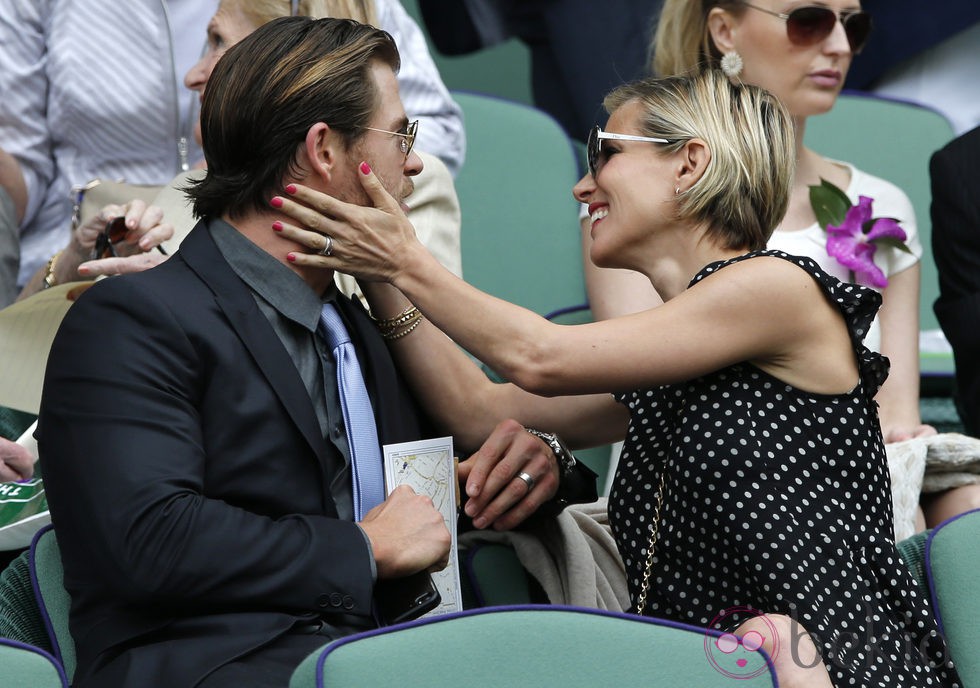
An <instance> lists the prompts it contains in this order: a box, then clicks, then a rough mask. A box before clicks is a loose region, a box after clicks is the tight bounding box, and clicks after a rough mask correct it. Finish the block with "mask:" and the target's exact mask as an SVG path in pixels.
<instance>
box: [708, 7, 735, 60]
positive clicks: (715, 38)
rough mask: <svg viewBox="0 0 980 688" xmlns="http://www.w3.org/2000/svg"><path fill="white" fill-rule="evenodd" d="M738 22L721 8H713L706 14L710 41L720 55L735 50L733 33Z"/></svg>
mask: <svg viewBox="0 0 980 688" xmlns="http://www.w3.org/2000/svg"><path fill="white" fill-rule="evenodd" d="M737 28H738V21H737V20H736V18H735V16H734V15H733V14H732V13H731V12H729V11H728V10H726V9H724V8H722V7H713V8H712V9H711V11H710V12H708V33H709V34H710V35H711V41H712V42H713V43H714V44H715V47H716V48H718V52H720V53H721V54H722V55H724V54H725V53H729V52H731V51H732V50H734V49H735V33H736V30H737Z"/></svg>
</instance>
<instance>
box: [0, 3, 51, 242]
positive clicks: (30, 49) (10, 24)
mask: <svg viewBox="0 0 980 688" xmlns="http://www.w3.org/2000/svg"><path fill="white" fill-rule="evenodd" d="M49 4H50V3H49V2H47V1H44V2H22V1H17V2H4V3H0V45H2V46H3V58H4V66H3V69H0V93H2V94H3V98H2V99H0V146H3V148H4V149H5V151H6V152H7V153H9V154H10V155H11V156H13V157H14V158H15V159H16V161H17V163H18V164H19V169H20V175H21V180H20V185H21V188H22V189H23V192H24V194H25V198H24V199H23V200H24V203H23V207H22V210H21V211H20V212H19V213H18V215H19V217H20V221H21V226H23V225H24V224H25V223H27V222H30V220H31V219H32V218H33V217H34V215H35V213H37V211H38V209H39V208H40V206H41V203H42V202H43V200H44V195H45V194H44V190H45V189H47V187H48V186H49V185H50V184H51V183H52V181H53V179H54V176H55V163H54V160H53V159H52V157H51V139H52V136H51V132H50V131H49V130H48V126H47V116H46V115H47V97H48V88H47V75H46V73H45V66H46V64H47V61H46V59H45V57H46V44H45V29H44V22H43V19H42V18H43V17H44V16H46V13H47V11H48V5H49ZM4 186H6V183H5V184H4ZM9 192H10V189H9V187H8V193H9ZM11 196H12V197H13V194H11ZM14 200H15V204H16V202H17V199H16V198H15V199H14Z"/></svg>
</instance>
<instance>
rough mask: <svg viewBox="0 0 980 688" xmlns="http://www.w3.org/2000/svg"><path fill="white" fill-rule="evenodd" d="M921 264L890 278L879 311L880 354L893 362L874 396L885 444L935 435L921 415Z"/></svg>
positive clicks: (934, 430)
mask: <svg viewBox="0 0 980 688" xmlns="http://www.w3.org/2000/svg"><path fill="white" fill-rule="evenodd" d="M919 265H920V264H919V263H918V262H917V263H916V264H915V265H913V266H912V267H910V268H906V269H905V270H902V271H901V272H899V273H896V274H893V275H891V276H890V277H889V278H888V286H887V287H885V289H884V291H883V292H882V300H881V309H880V310H879V311H878V317H879V320H880V322H881V353H882V354H884V355H885V356H887V357H888V360H889V361H890V363H891V367H890V368H889V371H888V379H887V380H885V383H884V384H883V385H882V386H881V389H880V390H878V394H877V395H876V396H875V401H877V402H878V407H879V408H878V418H879V420H880V422H881V434H882V436H883V437H884V438H885V442H901V441H903V440H907V439H911V438H913V437H926V436H928V435H934V434H936V429H935V428H933V427H932V426H931V425H923V423H922V418H921V416H920V414H919V271H920V267H919Z"/></svg>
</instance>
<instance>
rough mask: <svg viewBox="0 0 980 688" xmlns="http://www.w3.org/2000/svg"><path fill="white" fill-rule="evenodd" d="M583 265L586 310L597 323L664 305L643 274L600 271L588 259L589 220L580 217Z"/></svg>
mask: <svg viewBox="0 0 980 688" xmlns="http://www.w3.org/2000/svg"><path fill="white" fill-rule="evenodd" d="M581 224H582V263H583V266H582V267H583V269H584V270H585V290H586V292H587V293H588V295H589V308H590V309H591V310H592V317H593V318H594V319H596V320H608V319H609V318H618V317H619V316H621V315H630V314H632V313H639V312H640V311H645V310H647V309H650V308H655V307H657V306H660V305H661V304H663V299H661V298H660V295H659V294H658V293H657V290H656V289H654V288H653V285H652V284H651V283H650V280H648V279H647V278H646V276H645V275H642V274H640V273H639V272H636V271H634V270H620V269H618V268H600V267H596V265H595V263H593V262H592V259H591V258H590V257H589V256H590V255H591V249H592V221H591V220H590V219H589V216H588V215H585V216H584V217H582V220H581Z"/></svg>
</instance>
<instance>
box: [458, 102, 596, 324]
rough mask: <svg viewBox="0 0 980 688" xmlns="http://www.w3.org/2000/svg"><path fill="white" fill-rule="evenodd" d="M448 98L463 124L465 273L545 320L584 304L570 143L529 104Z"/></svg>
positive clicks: (472, 281) (473, 281) (480, 285)
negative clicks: (457, 107)
mask: <svg viewBox="0 0 980 688" xmlns="http://www.w3.org/2000/svg"><path fill="white" fill-rule="evenodd" d="M453 97H454V98H455V99H456V101H457V102H458V103H459V104H460V106H461V107H462V109H463V117H464V123H465V126H466V164H465V166H464V167H463V170H462V171H461V172H460V173H459V176H458V177H457V179H456V193H457V194H458V196H459V205H460V210H461V212H462V236H461V244H462V254H463V277H464V278H465V279H466V281H467V282H469V283H470V284H473V285H474V286H476V287H477V288H479V289H482V290H483V291H486V292H488V293H490V294H493V295H494V296H498V297H500V298H502V299H505V300H507V301H511V302H513V303H517V304H520V305H521V306H524V307H525V308H529V309H531V310H533V311H536V312H537V313H539V314H541V315H547V314H549V313H551V312H552V311H555V310H558V309H560V308H564V307H566V306H570V305H575V304H582V303H585V301H586V297H585V278H584V276H583V272H582V249H581V240H580V231H579V222H578V207H579V204H578V203H577V202H576V201H575V199H574V198H573V197H572V187H573V186H574V185H575V182H576V181H578V178H579V172H578V162H577V160H576V157H575V152H574V150H573V148H572V144H571V142H570V140H569V139H568V137H567V136H566V135H565V133H564V132H563V131H562V129H561V127H559V126H558V123H557V122H555V121H554V120H553V119H552V118H551V117H549V116H548V115H546V114H545V113H543V112H541V111H540V110H536V109H534V108H532V107H529V106H527V105H523V104H520V103H516V102H513V101H508V100H503V99H500V98H495V97H491V96H486V95H479V94H474V93H460V92H456V93H453Z"/></svg>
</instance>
